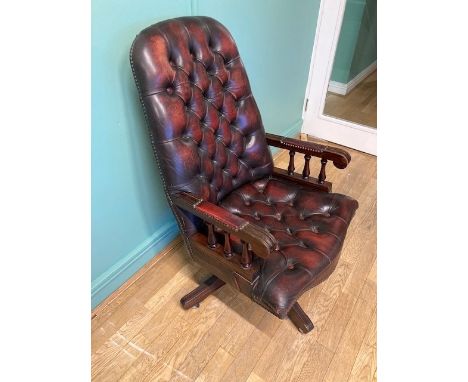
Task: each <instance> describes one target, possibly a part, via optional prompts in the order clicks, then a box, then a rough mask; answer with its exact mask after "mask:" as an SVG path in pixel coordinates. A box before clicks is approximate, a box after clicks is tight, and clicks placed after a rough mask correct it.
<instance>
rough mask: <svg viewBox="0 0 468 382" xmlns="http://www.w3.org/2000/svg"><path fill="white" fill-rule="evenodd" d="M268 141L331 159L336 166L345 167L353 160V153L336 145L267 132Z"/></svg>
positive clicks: (275, 144)
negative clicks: (305, 140) (326, 144)
mask: <svg viewBox="0 0 468 382" xmlns="http://www.w3.org/2000/svg"><path fill="white" fill-rule="evenodd" d="M266 139H267V143H268V144H269V145H270V146H275V147H279V148H282V149H287V150H290V151H294V152H299V153H303V154H307V155H311V156H314V157H318V158H322V159H326V160H331V161H332V162H333V164H334V165H335V167H337V168H340V169H343V168H346V166H347V165H348V163H349V162H351V155H349V153H347V152H346V151H344V150H341V149H339V148H336V147H330V146H325V145H320V144H318V143H312V142H304V141H301V140H299V139H294V138H286V137H282V136H281V135H276V134H270V133H266Z"/></svg>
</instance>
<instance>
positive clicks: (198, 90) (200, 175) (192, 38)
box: [131, 17, 272, 202]
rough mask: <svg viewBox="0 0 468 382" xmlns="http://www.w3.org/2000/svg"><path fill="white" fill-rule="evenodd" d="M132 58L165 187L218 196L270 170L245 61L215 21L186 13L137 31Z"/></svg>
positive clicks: (205, 197) (172, 190) (260, 121)
mask: <svg viewBox="0 0 468 382" xmlns="http://www.w3.org/2000/svg"><path fill="white" fill-rule="evenodd" d="M131 60H132V67H133V70H134V74H135V78H136V81H137V84H138V88H139V91H140V96H141V98H142V101H143V104H144V107H145V110H146V116H147V119H148V121H149V127H150V133H151V140H152V144H153V148H154V151H155V152H156V153H157V157H158V159H159V165H160V167H161V170H162V173H163V177H164V179H165V183H166V187H167V190H168V191H169V193H173V192H177V191H181V190H183V191H189V192H192V193H194V194H196V195H198V196H200V197H202V198H203V199H206V200H209V201H211V202H217V201H219V200H220V199H221V198H222V197H223V196H225V195H227V194H228V193H229V192H230V191H232V190H233V189H235V188H237V187H239V186H241V185H242V184H244V183H247V182H250V181H252V180H255V179H259V178H261V177H263V176H265V175H268V174H269V173H270V172H271V170H272V158H271V154H270V152H269V150H268V148H267V143H266V139H265V132H264V130H263V126H262V120H261V117H260V113H259V111H258V108H257V104H256V103H255V100H254V98H253V96H252V93H251V91H250V85H249V81H248V79H247V75H246V73H245V70H244V65H243V64H242V60H241V59H240V57H239V52H238V51H237V47H236V44H235V43H234V40H233V39H232V37H231V35H230V34H229V32H228V31H227V30H226V29H225V28H224V27H223V26H222V25H221V24H220V23H218V22H217V21H215V20H213V19H211V18H208V17H184V18H180V19H173V20H168V21H164V22H161V23H158V24H156V25H153V26H151V27H149V28H147V29H145V30H143V31H142V32H141V33H140V34H139V35H138V37H137V38H136V40H135V42H134V44H133V47H132V53H131ZM175 154H177V155H175Z"/></svg>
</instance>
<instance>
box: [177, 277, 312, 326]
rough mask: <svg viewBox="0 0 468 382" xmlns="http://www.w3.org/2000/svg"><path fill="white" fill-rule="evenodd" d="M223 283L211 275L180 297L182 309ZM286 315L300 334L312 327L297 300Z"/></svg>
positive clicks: (195, 302) (187, 307) (192, 305)
mask: <svg viewBox="0 0 468 382" xmlns="http://www.w3.org/2000/svg"><path fill="white" fill-rule="evenodd" d="M224 284H225V282H224V281H223V280H221V279H219V278H217V277H216V276H211V277H210V278H208V279H207V280H206V281H205V282H204V283H203V284H201V285H200V286H198V287H197V288H195V289H194V290H193V291H191V292H190V293H189V294H186V295H185V296H184V297H182V298H181V299H180V303H181V304H182V307H183V308H184V309H190V308H194V307H195V308H197V307H199V306H200V303H201V302H202V301H203V300H204V299H205V298H207V297H208V296H209V295H210V294H211V293H213V292H215V291H216V290H218V289H219V288H221V287H222V286H223V285H224ZM288 317H289V319H290V320H291V321H292V323H293V324H294V325H295V326H296V328H297V329H298V330H299V331H300V332H301V333H302V334H306V333H309V332H310V331H311V330H312V329H313V328H314V324H312V321H311V320H310V318H309V316H307V314H306V313H305V312H304V311H303V310H302V308H301V307H300V305H299V303H298V302H296V303H295V304H294V305H293V307H292V308H291V310H290V311H289V312H288Z"/></svg>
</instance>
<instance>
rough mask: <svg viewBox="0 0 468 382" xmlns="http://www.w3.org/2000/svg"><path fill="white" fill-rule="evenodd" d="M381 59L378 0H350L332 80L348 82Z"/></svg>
mask: <svg viewBox="0 0 468 382" xmlns="http://www.w3.org/2000/svg"><path fill="white" fill-rule="evenodd" d="M375 60H377V0H348V1H347V2H346V8H345V13H344V16H343V23H342V27H341V32H340V39H339V40H338V45H337V47H336V54H335V61H334V62H333V70H332V74H331V80H332V81H336V82H341V83H348V82H349V81H350V80H352V79H353V78H354V77H355V76H356V75H357V74H359V73H360V72H361V71H362V70H364V69H365V68H367V67H368V66H369V65H370V64H372V63H373V62H374V61H375Z"/></svg>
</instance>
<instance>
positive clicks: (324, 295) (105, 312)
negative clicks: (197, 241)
mask: <svg viewBox="0 0 468 382" xmlns="http://www.w3.org/2000/svg"><path fill="white" fill-rule="evenodd" d="M347 150H348V151H349V152H350V153H351V155H352V161H351V163H350V165H349V166H348V168H346V169H344V170H338V169H336V168H334V167H333V165H332V164H331V163H330V164H329V165H328V166H327V170H328V171H327V172H328V173H327V180H330V181H332V182H333V191H334V192H340V193H344V194H348V195H350V196H353V197H354V198H356V199H357V200H358V201H359V204H360V207H359V209H358V210H357V213H356V216H355V218H354V220H353V222H352V223H351V226H350V227H349V230H348V235H347V239H346V241H345V244H344V247H343V250H342V255H341V259H340V262H339V264H338V267H337V268H336V270H335V272H334V273H333V274H332V276H331V277H330V278H329V279H328V280H327V281H326V282H324V283H322V284H320V285H319V286H317V287H315V288H314V289H312V290H310V291H308V292H307V293H305V294H304V295H303V296H302V297H301V298H300V299H299V302H300V304H301V306H302V307H303V309H304V310H305V311H306V313H307V314H309V316H310V317H311V319H312V321H313V323H314V325H315V328H314V330H313V331H312V332H310V333H309V334H307V335H303V334H300V333H299V332H298V331H297V329H296V328H295V327H294V325H293V324H292V323H291V322H290V321H289V320H284V321H282V320H279V319H278V318H276V317H275V316H273V315H272V314H270V313H268V312H266V311H265V310H264V309H262V308H261V307H260V306H258V305H256V304H254V303H253V302H252V301H250V300H249V299H248V298H247V297H245V296H243V295H241V294H240V293H238V292H237V291H236V290H234V289H233V288H231V287H229V286H224V287H222V288H221V289H219V290H218V291H217V292H216V293H215V294H213V295H212V296H209V297H208V298H207V299H206V300H205V301H204V302H203V303H202V304H201V306H200V308H198V309H191V310H188V311H184V310H183V309H182V308H181V306H180V304H179V299H180V298H181V297H182V296H183V295H184V294H186V293H188V292H189V291H190V290H191V289H193V288H195V287H196V286H197V282H198V281H199V280H201V279H203V278H204V277H206V276H207V275H206V274H205V273H204V272H203V271H202V270H201V269H200V268H199V267H198V266H196V265H194V264H192V263H190V262H188V261H187V260H186V259H187V258H186V253H185V249H184V247H183V245H182V244H181V242H180V240H176V241H175V242H173V243H172V246H173V248H172V249H171V250H169V251H168V252H167V253H166V254H165V255H163V256H161V255H160V256H158V257H157V258H156V260H155V262H153V263H152V264H151V265H149V266H147V267H146V269H145V271H144V272H140V275H141V276H140V277H139V278H138V279H136V281H134V282H133V283H130V285H126V287H125V288H121V289H123V291H121V293H120V294H118V295H117V296H116V297H115V298H114V299H113V300H112V301H110V302H108V303H107V304H106V305H105V304H103V305H101V306H100V307H98V308H97V309H96V310H95V312H94V315H93V318H92V379H93V381H238V382H241V381H249V382H254V381H255V382H259V381H265V382H272V381H308V382H314V381H327V382H331V381H335V382H344V381H374V380H376V158H375V157H373V156H371V155H368V154H363V153H361V152H357V151H353V150H350V149H347ZM288 158H289V156H288V153H287V152H283V153H281V154H280V155H279V157H277V159H276V160H275V162H276V163H277V164H278V165H279V166H280V167H283V168H286V167H287V162H288ZM315 159H316V158H315ZM298 162H299V158H298V156H297V155H296V167H299V166H298V164H299V163H298ZM311 162H313V165H312V166H311V170H312V174H318V171H319V160H317V159H316V160H315V161H313V160H312V161H311ZM311 164H312V163H311ZM301 167H302V166H301ZM301 170H302V168H299V169H298V170H297V171H298V172H300V171H301Z"/></svg>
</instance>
